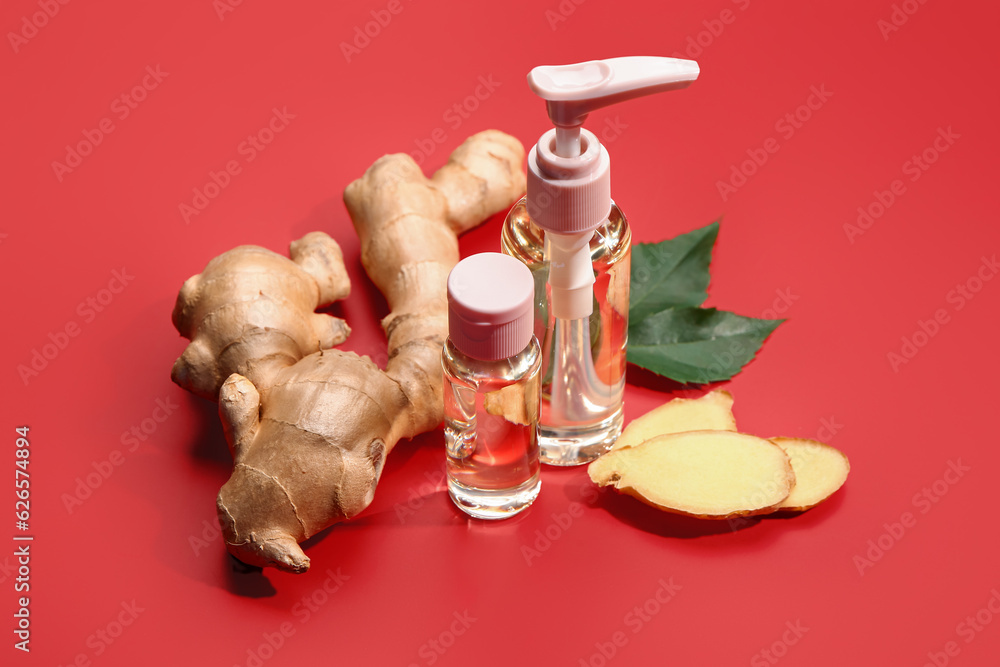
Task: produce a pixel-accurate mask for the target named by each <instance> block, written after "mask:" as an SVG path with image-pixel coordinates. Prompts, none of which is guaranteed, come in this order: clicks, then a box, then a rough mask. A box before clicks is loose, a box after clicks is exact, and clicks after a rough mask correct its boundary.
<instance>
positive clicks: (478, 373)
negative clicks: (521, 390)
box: [441, 336, 542, 391]
mask: <svg viewBox="0 0 1000 667" xmlns="http://www.w3.org/2000/svg"><path fill="white" fill-rule="evenodd" d="M441 361H442V365H443V367H444V372H445V373H446V374H447V375H449V376H451V377H452V378H454V379H456V380H460V381H463V382H465V383H469V384H475V385H480V386H482V385H489V390H490V391H493V390H496V389H500V388H502V387H504V386H506V385H510V384H514V383H516V382H520V381H522V380H524V379H526V378H529V377H531V375H532V374H535V373H538V371H539V369H540V368H541V365H542V350H541V346H540V345H539V344H538V339H536V338H535V337H534V336H532V337H531V341H530V342H529V343H528V345H527V346H526V347H525V348H524V349H523V350H522V351H521V352H519V353H518V354H515V355H514V356H513V357H507V358H505V359H497V360H485V359H476V358H475V357H470V356H468V355H467V354H465V353H463V352H462V351H460V350H459V349H458V348H457V347H455V345H454V344H453V343H452V341H451V339H450V338H449V339H447V340H446V341H445V344H444V350H443V351H442V355H441Z"/></svg>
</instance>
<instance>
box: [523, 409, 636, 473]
mask: <svg viewBox="0 0 1000 667" xmlns="http://www.w3.org/2000/svg"><path fill="white" fill-rule="evenodd" d="M624 416H625V413H624V411H623V410H622V409H621V408H618V410H617V411H616V412H615V413H614V414H613V415H611V416H610V417H608V418H607V419H604V420H602V421H599V422H597V423H596V424H590V425H588V426H584V427H558V426H542V425H541V424H539V425H538V450H539V458H540V459H541V461H542V463H546V464H548V465H550V466H578V465H583V464H584V463H590V462H591V461H593V460H594V459H596V458H597V457H599V456H600V455H601V454H604V453H605V452H606V451H608V449H610V448H611V445H613V444H614V442H615V440H617V439H618V436H619V435H621V432H622V423H623V422H624Z"/></svg>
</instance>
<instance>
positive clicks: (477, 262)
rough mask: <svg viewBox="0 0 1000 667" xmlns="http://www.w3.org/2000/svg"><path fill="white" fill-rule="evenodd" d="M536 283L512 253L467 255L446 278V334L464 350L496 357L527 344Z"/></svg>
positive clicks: (480, 356) (509, 354)
mask: <svg viewBox="0 0 1000 667" xmlns="http://www.w3.org/2000/svg"><path fill="white" fill-rule="evenodd" d="M534 301H535V283H534V281H533V280H532V278H531V271H529V270H528V267H527V266H525V265H524V264H522V263H521V262H519V261H517V260H516V259H514V258H513V257H508V256H507V255H501V254H500V253H497V252H484V253H480V254H478V255H473V256H471V257H466V258H465V259H463V260H462V261H461V262H459V263H458V264H456V265H455V268H454V269H452V270H451V274H450V275H449V276H448V335H449V337H450V338H451V342H452V344H454V345H455V347H457V348H458V350H459V351H460V352H462V353H463V354H467V355H468V356H470V357H474V358H476V359H483V360H486V361H496V360H497V359H506V358H507V357H512V356H514V355H516V354H518V353H519V352H521V351H522V350H523V349H524V348H526V347H527V346H528V343H529V342H531V335H532V328H533V324H534V322H533V317H534V315H533V312H534Z"/></svg>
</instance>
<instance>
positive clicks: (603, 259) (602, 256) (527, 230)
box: [500, 197, 632, 267]
mask: <svg viewBox="0 0 1000 667" xmlns="http://www.w3.org/2000/svg"><path fill="white" fill-rule="evenodd" d="M631 244H632V232H631V230H630V229H629V225H628V219H627V218H626V217H625V213H624V212H622V210H621V209H620V208H619V207H618V205H617V204H615V203H614V202H613V201H612V202H611V211H610V213H609V214H608V218H607V220H605V222H604V223H603V224H602V225H601V226H600V227H598V228H597V230H596V231H595V232H594V236H593V238H591V240H590V255H591V260H592V261H593V263H594V264H595V265H598V266H600V265H613V264H616V263H618V262H619V261H621V260H622V259H624V258H625V257H627V256H628V254H629V249H630V248H631ZM500 246H501V249H502V250H503V252H504V253H505V254H507V255H510V256H511V257H515V258H517V259H519V260H521V261H522V262H524V263H525V264H527V265H528V266H529V267H531V266H532V265H536V264H544V263H545V231H544V230H542V229H541V228H540V227H538V225H536V224H535V223H534V222H532V220H531V218H530V217H529V216H528V209H527V202H526V198H525V197H522V198H521V200H520V201H518V202H517V203H516V204H514V206H513V208H511V210H510V213H508V214H507V218H506V220H504V224H503V229H502V231H501V233H500Z"/></svg>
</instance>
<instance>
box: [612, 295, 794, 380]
mask: <svg viewBox="0 0 1000 667" xmlns="http://www.w3.org/2000/svg"><path fill="white" fill-rule="evenodd" d="M629 316H630V317H631V311H630V313H629ZM782 322H784V320H761V319H755V318H752V317H743V316H742V315H736V314H734V313H729V312H726V311H723V310H716V309H715V308H692V307H682V308H671V309H668V310H663V311H661V312H659V313H655V314H653V315H649V316H647V317H644V318H642V319H639V320H635V319H633V320H632V325H631V326H629V331H628V337H629V341H628V353H627V356H628V361H629V362H630V363H633V364H635V365H637V366H642V367H643V368H646V369H649V370H651V371H653V372H654V373H656V374H658V375H663V376H665V377H668V378H670V379H671V380H676V381H677V382H685V383H687V382H692V383H707V382H715V381H717V380H728V379H729V378H731V377H733V376H734V375H736V374H737V373H739V372H740V370H741V369H742V368H743V366H745V365H746V364H747V363H748V362H750V360H751V359H753V358H754V355H755V354H756V353H757V350H759V349H760V346H761V344H762V343H763V342H764V339H766V338H767V337H768V336H769V335H770V334H771V332H772V331H774V330H775V329H776V328H777V327H778V325H779V324H781V323H782Z"/></svg>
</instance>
